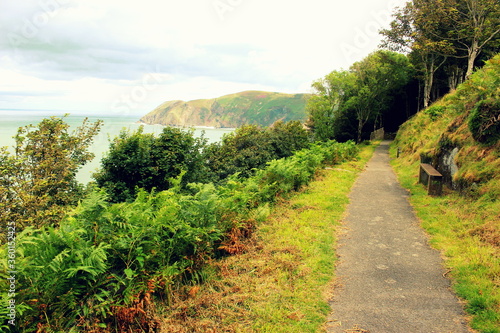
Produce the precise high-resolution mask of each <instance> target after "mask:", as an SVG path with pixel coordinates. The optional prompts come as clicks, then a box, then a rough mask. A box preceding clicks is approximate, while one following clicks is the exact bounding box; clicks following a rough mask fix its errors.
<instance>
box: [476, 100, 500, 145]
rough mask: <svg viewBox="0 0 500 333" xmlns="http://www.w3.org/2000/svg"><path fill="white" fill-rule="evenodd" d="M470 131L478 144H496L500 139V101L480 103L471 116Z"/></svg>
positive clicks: (483, 101)
mask: <svg viewBox="0 0 500 333" xmlns="http://www.w3.org/2000/svg"><path fill="white" fill-rule="evenodd" d="M469 129H470V131H471V133H472V136H473V138H474V140H476V141H477V142H481V143H484V144H486V145H493V144H495V143H496V142H497V141H498V140H499V139H500V99H498V98H489V99H486V100H482V101H479V102H478V103H477V104H476V105H475V107H474V108H473V109H472V111H471V114H470V116H469Z"/></svg>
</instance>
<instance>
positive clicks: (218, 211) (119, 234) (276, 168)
mask: <svg viewBox="0 0 500 333" xmlns="http://www.w3.org/2000/svg"><path fill="white" fill-rule="evenodd" d="M356 154H357V147H356V146H355V145H354V144H353V143H347V144H339V143H336V142H328V143H324V144H316V145H314V146H313V148H312V149H311V150H301V151H299V152H297V153H296V154H294V155H293V156H290V157H288V158H285V159H281V160H274V161H272V162H270V163H269V165H268V167H267V168H265V169H263V170H260V171H258V172H257V173H256V174H255V175H254V176H252V177H250V178H247V179H243V178H238V177H237V175H233V176H232V177H230V179H229V180H228V181H227V184H226V185H224V186H220V187H215V186H214V185H213V184H189V185H187V186H188V188H189V189H190V191H191V193H192V194H186V193H184V192H182V191H181V182H182V175H181V176H179V177H178V178H177V179H175V180H171V184H172V185H173V186H172V187H171V188H170V189H168V190H166V191H161V192H155V191H152V192H150V193H148V192H146V191H144V190H140V191H139V192H138V193H137V196H136V198H135V200H133V201H130V202H122V203H115V204H110V203H109V202H108V198H107V194H106V192H104V191H103V190H97V189H96V190H95V191H93V192H92V193H90V194H89V195H88V197H87V198H86V199H85V200H83V201H82V202H81V203H80V204H79V205H78V207H77V208H75V209H74V210H73V211H72V212H71V213H70V214H68V216H67V217H66V218H65V219H64V220H63V221H62V222H61V223H60V226H59V227H45V228H42V229H36V230H35V229H31V228H30V229H27V230H25V231H24V232H23V233H21V234H19V235H18V239H17V264H16V266H17V267H16V268H17V270H18V272H17V284H18V293H17V295H16V302H17V305H18V308H19V309H22V310H23V315H22V320H20V321H18V322H17V324H18V326H17V327H16V330H22V331H39V332H49V331H65V332H67V331H73V332H80V331H81V332H83V331H100V332H124V331H131V330H132V331H158V329H159V320H158V318H157V316H156V314H155V307H154V302H153V301H152V299H153V297H161V298H163V299H164V300H165V301H166V302H167V303H168V301H169V299H170V291H171V288H172V287H173V286H174V285H175V284H176V283H179V282H181V281H182V280H187V281H190V280H194V281H198V282H199V280H200V279H202V278H203V276H202V275H201V274H199V269H200V268H201V267H202V266H203V263H204V262H205V260H207V259H208V258H210V257H214V256H216V255H217V254H218V253H220V252H221V251H227V252H229V253H232V251H233V250H234V249H235V248H236V247H235V245H234V244H233V245H231V243H230V242H231V241H237V239H235V237H237V235H241V234H242V233H237V232H235V230H242V228H245V229H246V230H251V228H252V224H253V223H256V220H257V219H258V218H259V216H263V215H265V211H266V207H267V206H268V205H269V202H272V201H274V199H275V198H276V197H277V196H279V195H285V194H286V193H288V192H290V191H291V190H294V189H297V188H299V187H301V186H303V185H305V184H307V183H308V181H309V180H311V178H312V177H313V175H314V174H315V172H316V171H317V170H318V168H320V167H321V166H322V165H324V163H335V162H338V161H340V160H343V159H348V158H353V157H354V156H355V155H356ZM228 241H230V242H228ZM1 250H2V253H3V254H2V256H1V258H2V260H1V261H0V263H1V265H2V268H7V260H6V258H7V255H6V253H7V251H8V249H7V246H4V247H2V249H1ZM0 272H1V273H0V275H1V280H0V290H1V293H2V297H3V298H6V294H5V293H6V292H5V291H6V290H8V288H7V283H8V282H7V280H6V276H5V274H6V272H7V269H2V270H0Z"/></svg>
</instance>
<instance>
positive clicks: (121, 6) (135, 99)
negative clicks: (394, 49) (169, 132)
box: [0, 0, 406, 115]
mask: <svg viewBox="0 0 500 333" xmlns="http://www.w3.org/2000/svg"><path fill="white" fill-rule="evenodd" d="M405 2H406V1H405V0H348V1H345V0H342V1H340V0H307V1H305V0H295V1H294V0H176V1H173V0H140V1H129V0H22V1H15V0H0V109H20V110H21V109H22V110H25V109H40V110H62V111H68V112H88V113H95V114H109V115H112V114H116V115H143V114H146V113H148V112H149V111H151V110H152V109H154V108H155V107H157V106H158V105H159V104H161V103H163V102H165V101H168V100H185V101H188V100H193V99H203V98H215V97H218V96H222V95H226V94H231V93H236V92H240V91H245V90H266V91H276V92H285V93H309V92H311V84H312V82H313V81H314V80H317V79H319V78H321V77H323V76H325V75H326V74H328V73H329V72H331V71H332V70H339V69H347V68H349V66H350V65H351V64H352V63H354V62H356V61H359V60H361V59H363V58H364V57H366V56H367V55H368V54H369V53H371V52H373V51H375V50H376V49H377V46H378V45H379V43H380V39H381V37H380V35H379V34H378V31H379V30H380V29H381V28H384V27H387V26H388V25H389V22H390V21H391V14H392V12H393V10H394V9H395V8H396V7H397V6H403V5H404V3H405Z"/></svg>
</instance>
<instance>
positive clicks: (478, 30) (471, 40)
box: [381, 0, 500, 107]
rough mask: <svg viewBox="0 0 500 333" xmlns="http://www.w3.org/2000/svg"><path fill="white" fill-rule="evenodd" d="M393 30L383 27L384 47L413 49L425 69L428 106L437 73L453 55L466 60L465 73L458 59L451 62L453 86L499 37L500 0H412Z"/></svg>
mask: <svg viewBox="0 0 500 333" xmlns="http://www.w3.org/2000/svg"><path fill="white" fill-rule="evenodd" d="M393 16H394V20H393V22H392V23H391V28H390V29H386V30H382V31H381V34H382V35H384V36H385V40H384V42H383V43H382V46H383V47H386V48H388V49H391V50H398V51H401V50H404V51H405V52H407V53H410V55H411V58H412V59H413V63H414V64H415V66H416V67H417V68H422V71H421V72H422V75H423V82H424V96H423V100H424V107H427V106H428V105H429V102H430V96H431V91H432V88H433V84H434V76H435V73H436V71H437V70H438V69H439V68H440V67H441V66H442V65H443V64H444V63H445V62H446V61H447V60H448V59H450V58H457V59H466V60H467V61H466V63H465V66H464V67H465V68H464V70H463V71H462V70H461V69H460V68H459V67H458V66H457V63H456V62H455V64H453V65H451V66H447V68H448V70H449V71H450V72H449V74H448V75H449V76H450V77H449V79H448V82H449V85H450V87H451V88H454V87H456V86H457V85H458V83H460V82H461V81H462V78H461V77H460V75H463V74H462V73H465V77H464V78H465V79H467V78H469V77H470V75H471V74H472V72H473V70H474V66H475V65H476V61H477V59H478V57H479V55H480V54H481V52H483V51H484V50H485V49H487V48H488V47H489V46H491V47H494V45H495V43H498V40H499V39H500V2H499V1H498V0H413V1H410V2H408V3H407V4H406V6H405V7H404V8H400V9H398V10H397V11H396V12H395V13H394V15H393Z"/></svg>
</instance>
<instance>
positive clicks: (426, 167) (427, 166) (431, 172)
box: [421, 163, 443, 177]
mask: <svg viewBox="0 0 500 333" xmlns="http://www.w3.org/2000/svg"><path fill="white" fill-rule="evenodd" d="M421 166H422V168H423V169H424V170H425V172H426V173H427V174H428V175H429V176H437V177H442V176H443V175H442V174H441V173H440V172H439V171H437V170H436V169H434V167H433V166H432V165H430V164H427V163H422V164H421Z"/></svg>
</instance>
